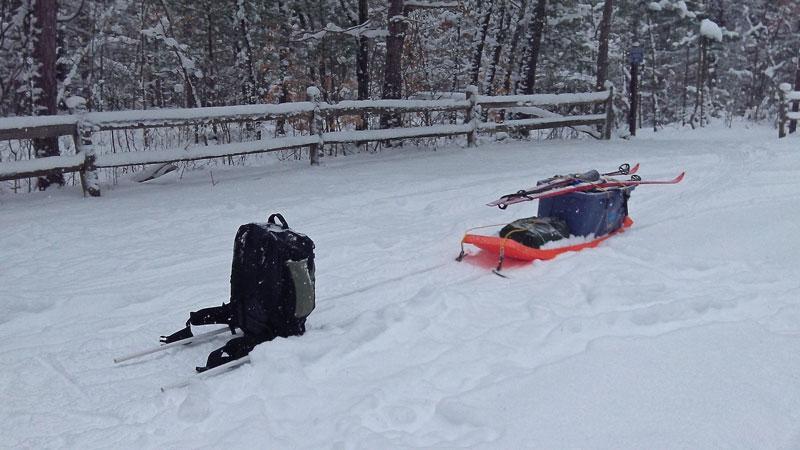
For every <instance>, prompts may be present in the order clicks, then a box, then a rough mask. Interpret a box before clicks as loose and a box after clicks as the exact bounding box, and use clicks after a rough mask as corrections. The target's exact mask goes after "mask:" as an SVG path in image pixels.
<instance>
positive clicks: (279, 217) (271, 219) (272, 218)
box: [267, 213, 289, 230]
mask: <svg viewBox="0 0 800 450" xmlns="http://www.w3.org/2000/svg"><path fill="white" fill-rule="evenodd" d="M276 219H277V220H278V221H280V226H281V228H283V229H284V230H286V229H288V228H289V224H288V223H286V219H284V218H283V216H282V215H280V213H276V214H273V215H271V216H269V219H267V222H269V223H271V224H273V225H278V222H276V221H275V220H276Z"/></svg>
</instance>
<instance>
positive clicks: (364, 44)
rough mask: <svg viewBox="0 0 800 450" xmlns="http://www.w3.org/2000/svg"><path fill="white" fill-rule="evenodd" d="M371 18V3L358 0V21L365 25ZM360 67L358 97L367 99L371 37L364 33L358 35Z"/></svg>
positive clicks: (357, 72) (365, 0) (358, 69)
mask: <svg viewBox="0 0 800 450" xmlns="http://www.w3.org/2000/svg"><path fill="white" fill-rule="evenodd" d="M368 20H369V5H368V4H367V0H358V23H359V25H364V24H365V23H367V21H368ZM356 59H357V60H358V63H357V64H358V68H357V71H356V79H357V80H358V99H359V100H367V99H368V98H369V39H368V38H367V37H366V36H365V35H364V34H363V30H362V34H360V35H359V36H358V53H357V55H356Z"/></svg>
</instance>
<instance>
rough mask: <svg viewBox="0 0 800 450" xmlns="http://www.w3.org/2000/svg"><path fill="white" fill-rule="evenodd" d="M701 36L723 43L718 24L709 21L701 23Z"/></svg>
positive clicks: (704, 20)
mask: <svg viewBox="0 0 800 450" xmlns="http://www.w3.org/2000/svg"><path fill="white" fill-rule="evenodd" d="M700 35H701V36H705V37H707V38H709V39H713V40H715V41H719V42H722V30H721V29H720V28H719V26H718V25H717V24H716V23H714V22H712V21H710V20H708V19H703V21H702V22H700Z"/></svg>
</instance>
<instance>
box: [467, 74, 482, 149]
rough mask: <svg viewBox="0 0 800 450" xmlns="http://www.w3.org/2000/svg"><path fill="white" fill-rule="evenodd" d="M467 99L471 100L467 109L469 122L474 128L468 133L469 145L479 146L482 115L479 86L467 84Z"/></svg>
mask: <svg viewBox="0 0 800 450" xmlns="http://www.w3.org/2000/svg"><path fill="white" fill-rule="evenodd" d="M467 101H468V102H469V109H468V110H467V123H468V124H470V125H471V126H472V130H471V131H470V132H469V134H467V147H477V146H478V144H477V140H478V139H477V138H478V121H479V118H480V116H481V114H480V111H478V108H479V106H478V87H477V86H473V85H469V86H467Z"/></svg>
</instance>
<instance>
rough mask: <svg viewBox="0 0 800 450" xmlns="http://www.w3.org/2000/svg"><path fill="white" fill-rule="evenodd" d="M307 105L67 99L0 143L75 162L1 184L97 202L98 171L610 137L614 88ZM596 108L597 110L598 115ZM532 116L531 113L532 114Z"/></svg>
mask: <svg viewBox="0 0 800 450" xmlns="http://www.w3.org/2000/svg"><path fill="white" fill-rule="evenodd" d="M307 94H308V101H306V102H294V103H282V104H277V105H273V104H270V105H238V106H220V107H207V108H182V109H160V110H144V111H142V110H139V111H113V112H88V111H86V103H85V101H83V99H81V98H76V97H73V98H72V99H70V100H71V101H70V107H71V108H70V114H69V115H60V116H40V117H10V118H0V140H14V139H35V138H45V137H58V136H72V137H73V139H74V142H75V149H76V152H75V155H69V156H49V157H43V158H38V159H31V160H23V161H8V162H0V181H6V180H17V179H24V178H31V177H39V176H45V175H48V174H53V173H74V172H79V173H80V179H81V184H82V186H83V191H84V195H86V194H88V195H90V196H100V185H99V182H98V175H97V170H98V169H100V168H113V167H124V166H134V165H146V164H166V163H173V162H180V161H194V160H200V159H211V158H219V157H229V156H235V155H246V154H252V153H263V152H272V151H277V150H287V149H296V148H302V147H308V148H309V149H310V151H309V155H310V156H309V159H310V161H311V164H318V163H319V155H320V152H321V150H322V147H323V146H324V145H326V144H340V143H366V142H377V141H389V140H402V139H414V138H430V137H448V136H458V135H465V136H466V137H467V145H468V146H475V145H476V141H477V136H478V133H499V132H509V131H527V130H537V129H550V128H560V127H576V126H598V125H601V126H602V132H601V133H600V134H599V135H597V136H598V137H602V138H605V139H609V138H610V136H611V129H612V125H613V105H612V102H613V98H614V92H613V88H610V89H608V90H605V91H599V92H589V93H575V94H570V93H567V94H534V95H512V96H484V95H478V93H477V89H476V88H474V87H472V86H470V87H468V88H467V92H466V96H464V94H461V95H462V97H461V98H450V99H438V100H362V101H342V102H340V103H336V104H329V103H327V102H323V101H322V100H321V98H320V94H319V90H318V89H317V88H315V87H311V88H309V89H308V90H307ZM563 105H600V106H604V109H605V111H604V112H602V113H600V114H582V115H571V116H562V115H558V114H554V113H548V112H547V111H544V110H540V111H543V112H545V113H546V114H538V115H540V116H541V115H544V116H545V117H536V118H524V119H514V120H506V121H503V122H490V121H484V120H485V119H484V117H487V115H486V112H488V111H489V110H513V109H518V110H522V111H524V108H529V109H535V110H539V108H538V107H540V106H563ZM598 109H602V108H598ZM448 111H450V112H454V113H462V117H463V119H462V120H461V123H457V124H454V125H432V126H416V127H405V128H391V129H380V130H350V131H329V132H326V131H325V130H324V121H325V120H326V119H327V118H331V117H337V116H345V115H351V116H364V115H366V114H403V113H420V112H422V113H431V112H448ZM533 115H537V114H533ZM297 118H302V119H305V120H307V121H308V126H307V127H306V129H307V130H308V132H307V134H305V135H300V136H291V137H276V138H272V139H260V140H257V141H251V142H237V143H229V144H220V145H196V146H192V147H189V148H184V147H181V148H175V149H164V150H152V151H136V152H122V153H111V152H104V151H102V149H99V148H97V147H98V145H96V144H94V143H93V139H92V135H93V133H95V132H100V131H109V130H112V131H113V130H128V129H148V128H159V127H161V128H164V127H180V126H192V125H207V124H221V123H230V122H256V121H259V122H260V121H277V120H290V119H297Z"/></svg>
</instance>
